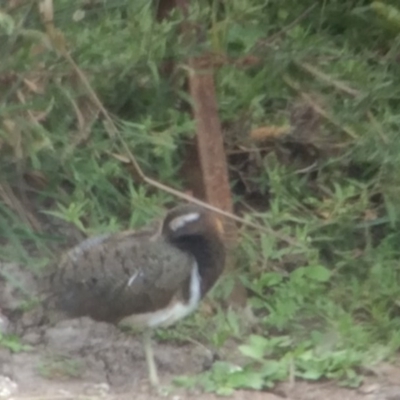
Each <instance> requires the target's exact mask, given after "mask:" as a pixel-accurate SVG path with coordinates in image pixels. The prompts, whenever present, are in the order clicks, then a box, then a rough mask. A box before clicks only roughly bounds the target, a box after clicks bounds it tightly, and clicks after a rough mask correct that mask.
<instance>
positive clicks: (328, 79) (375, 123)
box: [294, 61, 389, 144]
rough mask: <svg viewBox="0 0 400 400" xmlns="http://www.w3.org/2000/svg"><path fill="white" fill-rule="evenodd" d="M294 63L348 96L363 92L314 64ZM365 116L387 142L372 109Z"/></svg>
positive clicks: (387, 140) (387, 141)
mask: <svg viewBox="0 0 400 400" xmlns="http://www.w3.org/2000/svg"><path fill="white" fill-rule="evenodd" d="M294 64H295V65H296V66H297V67H299V68H301V69H303V70H304V71H307V72H308V73H309V74H311V75H312V76H314V77H315V78H317V79H318V80H320V81H322V82H324V83H326V84H328V85H330V86H333V87H334V88H336V89H338V90H340V91H341V92H343V93H346V94H348V95H349V96H351V97H353V98H354V97H358V96H361V95H362V94H363V93H362V92H361V91H360V90H357V89H354V88H352V87H350V86H348V85H346V84H345V83H344V82H342V81H338V80H336V79H334V78H332V77H331V76H330V75H328V74H326V73H325V72H322V71H320V70H319V69H317V68H315V67H314V66H312V65H310V64H308V63H305V62H299V61H295V62H294ZM367 117H368V119H369V120H370V122H371V124H372V125H373V126H374V127H375V129H376V130H377V132H378V133H379V135H380V136H381V138H382V141H383V143H385V144H388V143H389V139H388V137H387V136H386V134H385V133H384V131H383V129H382V126H381V125H380V124H379V122H378V121H377V119H376V118H375V116H374V114H373V113H372V111H370V110H369V111H367Z"/></svg>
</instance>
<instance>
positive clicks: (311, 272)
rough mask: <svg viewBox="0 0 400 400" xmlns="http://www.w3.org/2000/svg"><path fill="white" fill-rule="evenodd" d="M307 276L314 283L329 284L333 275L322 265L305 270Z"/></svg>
mask: <svg viewBox="0 0 400 400" xmlns="http://www.w3.org/2000/svg"><path fill="white" fill-rule="evenodd" d="M304 273H305V276H307V277H308V278H310V279H313V280H314V281H318V282H327V281H329V279H330V277H331V275H332V273H331V271H329V270H328V269H327V268H325V267H323V266H322V265H312V266H309V267H305V268H304Z"/></svg>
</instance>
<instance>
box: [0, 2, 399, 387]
mask: <svg viewBox="0 0 400 400" xmlns="http://www.w3.org/2000/svg"><path fill="white" fill-rule="evenodd" d="M133 3H134V4H133ZM32 4H33V3H32ZM390 7H393V8H390ZM398 15H399V12H398V9H397V8H396V4H395V3H394V2H385V3H381V2H372V3H371V2H369V1H361V0H360V1H351V2H349V1H347V2H344V1H323V2H320V3H318V4H317V5H315V2H314V1H311V0H309V1H302V2H298V1H293V0H282V1H280V2H265V1H261V0H252V1H250V0H230V1H226V2H199V3H198V6H193V8H192V9H191V18H193V19H194V20H196V21H198V22H199V23H202V24H203V26H206V27H207V29H206V30H205V31H204V35H203V36H204V38H205V43H204V44H203V48H202V49H199V48H198V47H196V46H193V44H191V45H187V44H185V43H183V42H182V40H181V39H180V36H179V22H180V21H181V16H180V15H179V14H178V13H174V14H173V15H172V16H171V18H170V19H169V20H168V21H163V22H162V23H159V22H156V20H155V18H154V10H153V8H152V6H151V4H150V2H148V1H136V2H128V1H115V2H113V4H112V5H109V4H108V3H107V4H106V3H104V4H103V3H101V4H100V3H94V4H93V5H92V6H91V7H86V8H85V6H84V5H83V4H82V3H81V2H80V1H71V0H60V1H58V2H57V4H56V5H55V24H56V26H57V28H58V29H60V30H61V31H62V32H63V34H64V35H65V38H66V40H67V43H68V46H69V49H70V52H71V55H72V57H73V58H74V60H75V61H76V63H77V65H78V66H79V67H80V68H81V69H82V71H84V73H85V75H86V76H87V77H88V79H89V80H90V84H91V85H92V87H93V89H94V90H95V91H96V93H98V95H99V97H100V98H101V100H102V101H103V103H104V104H105V106H106V108H107V110H108V111H109V112H110V114H111V115H112V117H113V120H114V121H115V123H116V124H117V126H118V128H119V129H120V131H121V134H122V137H123V139H124V141H125V142H126V143H127V145H128V146H129V148H130V149H131V150H132V151H133V153H134V154H135V156H136V157H137V158H138V160H139V162H140V164H141V166H142V168H143V169H144V171H145V172H146V173H147V174H149V175H150V176H153V177H155V178H156V179H157V180H159V181H161V182H163V183H166V184H169V185H172V186H174V187H176V188H185V182H184V181H183V178H182V175H181V166H182V163H183V158H184V147H185V145H187V143H190V140H191V138H192V137H193V127H194V123H193V121H192V119H191V117H190V115H188V114H187V113H186V112H185V111H184V109H185V107H184V106H183V107H182V106H179V104H184V105H185V104H186V102H187V100H188V99H187V94H186V92H184V91H183V89H182V86H181V84H180V83H181V82H182V81H183V77H184V72H183V71H182V69H178V71H176V72H175V73H174V74H173V75H172V76H171V75H168V74H165V73H163V72H162V66H163V65H164V66H165V62H166V61H168V60H170V59H172V58H173V59H175V60H177V61H178V63H179V62H180V63H182V64H183V63H184V62H185V60H186V59H187V57H188V55H191V54H196V53H198V52H201V51H204V49H207V50H210V51H212V52H213V53H214V54H220V55H221V54H222V55H226V56H227V58H229V59H230V60H233V61H232V62H227V63H225V64H224V65H223V66H222V67H220V68H219V69H218V71H217V72H216V88H217V92H218V104H219V107H220V116H221V120H222V123H223V127H224V131H225V139H226V150H227V157H228V161H229V166H230V169H231V170H230V176H231V184H232V191H233V194H234V198H235V206H236V209H237V212H239V213H243V214H245V215H246V218H249V219H251V220H254V221H257V222H258V223H261V224H265V225H267V226H271V227H273V228H274V229H280V230H282V231H284V232H285V233H286V234H288V235H291V236H292V237H295V238H296V240H297V241H298V242H299V243H300V244H301V246H299V247H298V248H294V247H292V246H287V245H285V244H284V243H281V242H280V241H279V240H278V239H277V238H275V237H274V236H273V235H265V234H262V233H259V232H255V231H254V230H247V229H245V228H243V229H242V230H241V232H240V233H241V235H240V247H239V248H238V250H237V258H238V265H239V266H240V270H239V272H240V275H241V279H242V281H243V283H244V284H245V286H246V288H247V289H248V292H249V304H250V306H251V309H252V314H253V317H252V323H248V321H247V320H246V322H244V321H243V316H242V315H238V314H237V312H235V311H233V310H231V311H229V312H226V310H224V309H222V308H221V307H220V306H219V304H220V299H221V298H225V297H226V293H228V292H229V290H230V281H229V280H227V281H225V282H222V284H221V285H220V286H219V287H218V288H217V289H216V290H215V292H214V297H215V298H216V302H215V303H213V304H216V305H215V308H216V310H217V312H215V313H214V314H213V315H212V316H207V317H206V318H205V317H204V316H202V315H201V314H198V315H196V316H194V317H193V318H191V319H189V320H187V321H184V322H183V323H182V324H181V325H180V327H179V329H178V330H179V332H180V334H184V335H187V336H190V337H194V338H197V339H198V340H200V341H202V342H204V343H206V344H207V345H211V346H214V347H216V348H220V349H223V348H224V346H227V345H228V344H229V345H232V344H231V342H233V346H234V349H235V351H234V352H233V353H235V354H237V355H238V357H237V360H236V359H234V360H227V359H223V360H222V361H220V362H217V363H216V364H215V365H214V366H213V368H212V369H211V370H210V371H207V372H206V373H205V374H203V375H201V376H199V377H196V378H182V379H180V384H183V385H189V386H192V385H200V386H202V387H203V388H204V389H206V390H210V391H216V392H218V393H221V394H224V393H228V392H230V391H231V390H233V389H236V388H238V387H251V388H254V389H261V388H264V387H270V386H272V385H273V384H274V383H275V382H277V381H280V380H286V379H294V378H303V379H310V380H318V379H321V378H323V377H327V378H331V379H336V380H338V381H339V382H340V383H342V384H346V385H351V386H356V385H358V384H359V383H360V381H361V380H362V371H363V368H366V367H368V366H370V365H372V364H374V363H377V362H379V361H381V360H391V359H392V358H394V357H395V356H396V354H397V352H398V349H399V347H400V334H399V332H400V329H399V327H400V318H399V316H400V310H399V304H400V292H399V290H398V287H399V283H400V277H399V275H400V268H399V265H398V259H399V250H398V243H399V239H400V238H399V233H398V232H399V229H398V227H399V216H400V207H399V204H400V202H399V189H398V188H399V187H400V185H399V174H398V173H397V171H398V170H399V167H400V157H399V154H400V141H399V134H398V132H399V131H400V129H399V128H400V126H399V125H400V120H399V118H398V115H399V107H400V105H399V101H398V98H399V96H398V93H399V89H400V81H399V76H400V73H399V72H400V71H399V69H400V66H399V63H398V57H399V32H400V30H399V25H400V24H399V23H398V21H399V18H398ZM0 16H1V18H0V36H1V40H0V43H1V45H0V54H1V56H2V57H1V58H2V59H3V60H5V61H4V62H3V63H2V65H1V66H0V86H1V91H0V92H1V95H0V116H1V118H2V125H1V127H0V152H1V164H2V167H1V168H0V181H2V182H8V184H9V185H10V187H11V191H10V190H8V191H7V190H5V187H3V185H2V191H1V193H0V195H1V198H2V200H3V202H2V203H1V204H0V224H1V232H2V233H1V236H2V242H3V243H4V246H1V248H0V256H1V257H2V259H4V260H7V261H17V262H20V263H24V264H27V265H29V266H30V267H32V268H33V267H35V266H36V267H42V266H43V265H44V264H45V263H46V262H47V261H48V259H50V258H52V257H54V253H55V252H54V251H53V250H52V249H54V246H55V247H57V248H58V246H59V241H60V240H61V239H62V237H63V234H62V232H61V234H60V235H58V236H59V237H57V238H54V237H53V236H54V235H51V234H50V233H49V232H48V231H46V229H45V228H44V225H45V224H43V223H42V224H41V228H42V229H35V224H33V223H32V215H33V216H36V218H37V219H39V220H40V221H42V220H43V218H45V219H46V218H47V219H46V221H50V223H51V224H52V223H54V220H55V219H61V220H64V221H66V222H67V223H69V224H73V225H74V226H75V227H76V228H77V229H78V230H80V231H82V232H83V233H85V234H94V233H96V232H103V231H116V230H118V229H123V228H127V227H139V226H142V225H144V224H145V223H147V222H148V221H149V220H150V219H151V218H152V217H153V216H154V215H161V213H162V209H163V208H164V207H169V206H170V205H172V204H173V203H174V199H172V198H171V196H169V195H166V194H165V193H162V192H159V191H155V190H153V189H152V188H149V187H145V186H143V185H140V184H139V183H137V182H136V181H135V180H134V179H133V178H132V176H131V174H130V169H129V164H127V163H126V162H124V157H126V154H125V151H124V149H123V147H122V146H121V144H120V142H119V141H118V140H116V139H115V138H114V139H113V138H110V136H109V132H108V131H107V126H106V124H104V123H103V122H102V121H101V120H99V119H97V120H96V119H94V118H93V119H92V118H91V113H90V104H89V103H90V102H88V95H87V93H86V92H85V91H84V90H83V88H82V85H80V84H79V82H77V80H76V76H75V75H74V71H73V70H72V69H71V67H70V65H69V64H68V63H66V61H65V60H64V59H63V58H62V57H60V56H58V55H57V54H56V53H55V52H53V51H51V50H49V49H48V47H47V45H46V38H45V36H44V34H43V33H42V31H43V27H42V26H41V25H40V22H39V17H38V14H37V11H36V8H35V7H34V6H33V5H30V4H28V5H26V6H22V7H19V8H17V9H15V10H11V11H9V12H6V11H4V12H3V13H2V14H0ZM246 57H247V58H246ZM310 66H311V67H310ZM282 127H288V129H286V128H285V129H281V130H279V129H278V130H277V128H282ZM260 128H262V129H263V130H262V132H264V135H265V137H263V138H261V139H258V140H252V139H251V137H252V135H251V134H252V132H253V131H254V130H255V129H260ZM268 132H288V133H286V134H282V135H281V136H278V137H274V138H272V137H271V136H268ZM12 195H15V198H16V199H17V200H18V201H20V202H21V204H22V205H23V204H25V205H26V207H25V208H24V207H22V208H21V207H19V208H18V207H16V204H17V203H16V201H15V200H14V201H13V197H12ZM27 199H29V201H26V200H27ZM27 204H29V207H28V206H27ZM21 210H22V211H21ZM51 221H53V222H51ZM211 327H212V330H211ZM210 332H212V333H211V334H210ZM160 335H162V337H164V338H165V337H170V336H171V335H172V336H173V335H174V333H173V332H169V333H165V332H162V333H160ZM0 341H1V340H0ZM238 360H239V361H238Z"/></svg>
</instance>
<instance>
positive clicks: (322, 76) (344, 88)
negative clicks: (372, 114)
mask: <svg viewBox="0 0 400 400" xmlns="http://www.w3.org/2000/svg"><path fill="white" fill-rule="evenodd" d="M293 63H294V64H295V65H296V66H297V67H299V68H301V69H302V70H304V71H306V72H308V73H309V74H311V75H313V76H314V77H315V78H317V79H319V80H320V81H323V82H325V83H327V84H328V85H330V86H333V87H335V88H336V89H338V90H340V91H341V92H344V93H346V94H348V95H350V96H352V97H358V96H360V95H361V94H362V93H361V92H360V91H359V90H357V89H353V88H352V87H350V86H348V85H347V84H345V83H344V82H342V81H339V80H337V79H334V78H332V77H331V76H330V75H328V74H326V73H325V72H322V71H320V70H319V69H317V68H315V67H314V66H313V65H311V64H309V63H307V62H301V61H294V62H293Z"/></svg>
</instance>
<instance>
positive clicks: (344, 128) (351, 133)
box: [283, 75, 358, 139]
mask: <svg viewBox="0 0 400 400" xmlns="http://www.w3.org/2000/svg"><path fill="white" fill-rule="evenodd" d="M283 80H284V81H285V83H286V84H287V85H288V86H290V87H291V88H292V89H294V90H295V91H296V92H298V93H300V95H301V97H302V98H303V100H304V101H306V102H307V104H309V105H310V106H311V107H312V108H313V109H314V111H315V112H317V113H318V114H319V115H321V116H322V117H323V118H325V119H326V120H327V121H329V122H330V123H331V124H332V125H334V126H336V127H337V128H339V129H341V130H342V131H343V132H345V133H346V134H347V135H349V136H350V137H352V138H353V139H358V135H357V134H356V133H355V132H354V131H353V129H351V128H350V127H348V126H344V125H341V124H340V123H339V122H338V121H336V119H335V118H334V117H333V116H332V115H331V114H329V113H328V111H326V110H324V109H323V108H322V107H321V106H320V105H319V104H317V103H316V102H315V101H314V100H313V99H312V97H311V96H310V95H308V94H307V93H304V92H303V91H302V90H301V87H300V85H299V84H298V83H297V82H296V81H294V80H293V79H292V78H290V77H289V76H288V75H284V76H283Z"/></svg>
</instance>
